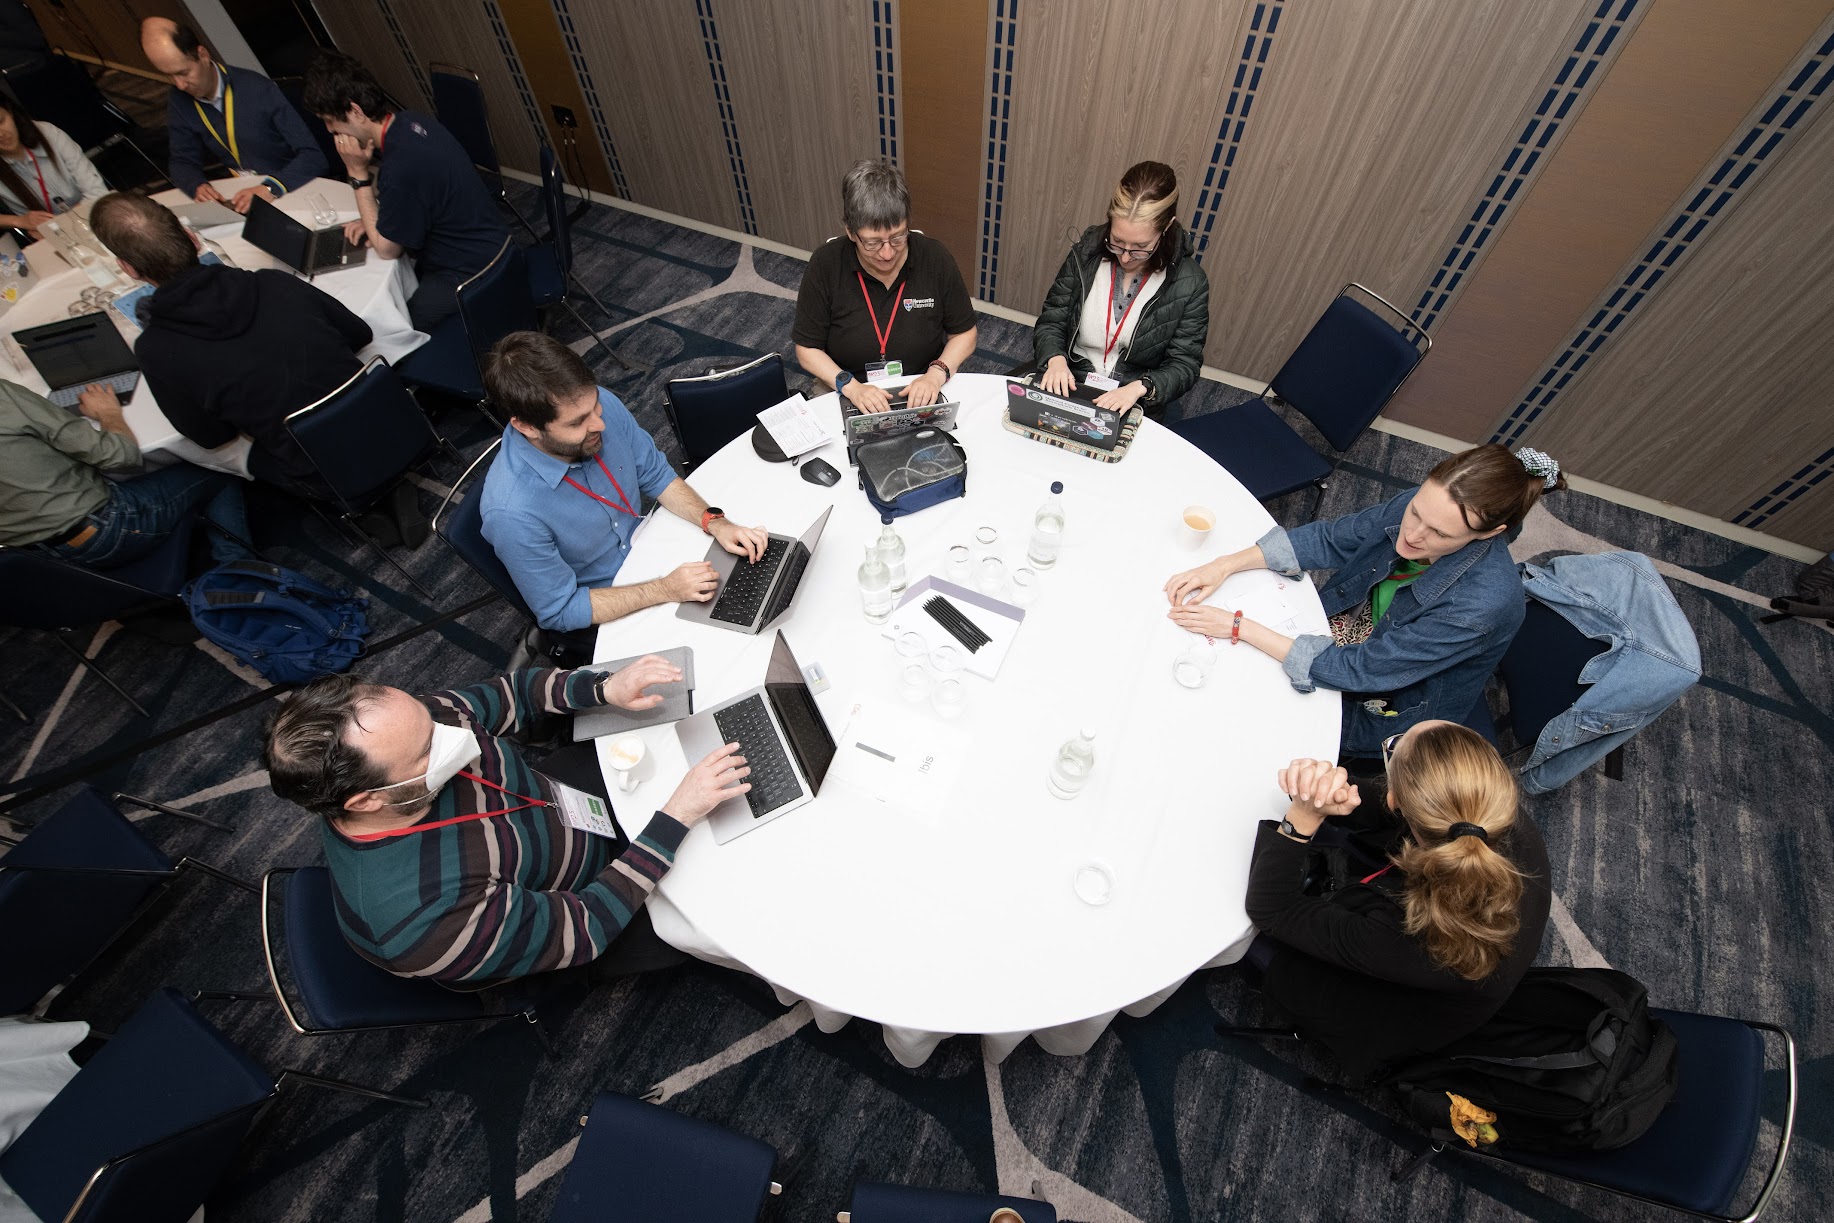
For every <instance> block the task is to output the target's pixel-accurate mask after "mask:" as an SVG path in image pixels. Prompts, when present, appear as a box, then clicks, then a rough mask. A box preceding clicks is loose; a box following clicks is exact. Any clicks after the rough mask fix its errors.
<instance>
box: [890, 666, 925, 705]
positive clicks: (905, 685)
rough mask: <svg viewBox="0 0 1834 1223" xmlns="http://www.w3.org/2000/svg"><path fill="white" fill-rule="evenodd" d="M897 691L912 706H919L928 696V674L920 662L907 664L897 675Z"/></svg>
mask: <svg viewBox="0 0 1834 1223" xmlns="http://www.w3.org/2000/svg"><path fill="white" fill-rule="evenodd" d="M898 691H899V692H900V693H902V694H903V695H904V699H905V700H907V701H909V702H910V703H911V704H913V705H921V704H922V703H923V700H924V698H925V697H927V696H929V695H930V673H929V672H928V671H926V670H924V667H923V664H922V663H920V662H913V663H907V664H905V666H904V669H903V670H902V671H901V672H900V673H899V678H898Z"/></svg>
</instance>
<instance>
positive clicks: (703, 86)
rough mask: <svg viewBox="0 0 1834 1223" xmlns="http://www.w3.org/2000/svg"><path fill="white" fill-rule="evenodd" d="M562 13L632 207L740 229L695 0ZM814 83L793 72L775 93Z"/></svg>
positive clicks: (806, 70)
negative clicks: (569, 17) (572, 29)
mask: <svg viewBox="0 0 1834 1223" xmlns="http://www.w3.org/2000/svg"><path fill="white" fill-rule="evenodd" d="M569 7H570V10H571V11H572V14H573V21H574V25H575V26H576V27H577V28H578V30H579V34H580V41H581V44H582V47H583V51H584V54H585V57H586V62H587V68H588V71H590V73H591V74H592V79H593V81H594V83H595V85H596V87H597V90H598V95H599V98H600V99H601V100H602V101H603V103H604V106H605V112H606V119H607V122H608V123H609V125H610V128H611V131H612V135H613V137H614V138H615V139H616V141H617V149H618V158H619V160H620V162H621V163H622V164H623V167H624V175H625V178H626V179H627V180H628V181H629V183H630V191H631V198H632V199H633V200H635V201H636V202H637V203H639V204H647V205H649V206H650V207H652V208H661V209H663V210H664V211H667V212H674V213H679V214H681V215H682V216H686V217H693V218H694V219H696V220H698V221H705V222H708V223H711V224H714V225H722V226H725V227H726V228H727V229H743V228H744V226H743V225H742V223H741V221H740V217H739V202H738V195H737V192H736V190H735V189H734V186H733V177H732V169H731V166H730V165H729V164H728V160H727V154H726V139H725V136H724V134H723V132H722V131H721V128H720V116H719V111H718V108H717V106H716V104H715V101H714V95H713V78H712V73H711V71H710V70H709V68H708V66H707V51H706V47H705V45H704V42H703V39H702V35H701V27H700V21H699V19H698V18H697V17H696V15H695V11H694V0H619V2H618V3H615V4H605V3H598V2H597V0H575V2H574V3H573V4H571V5H570V6H569ZM733 7H735V6H732V5H722V6H721V7H720V9H719V10H718V15H719V16H720V17H721V18H722V19H724V18H726V17H727V15H728V14H729V12H730V10H731V9H732V8H733ZM823 68H824V70H826V66H825V65H824V66H823ZM813 74H814V72H813V69H812V68H811V67H810V66H809V65H806V64H800V63H799V64H798V65H797V66H796V67H794V68H793V69H792V70H791V71H790V72H789V74H788V75H787V76H786V78H785V79H784V81H783V82H782V87H783V88H784V89H796V88H801V87H802V84H803V82H804V80H805V78H807V77H809V76H811V75H813ZM741 122H744V120H743V117H741Z"/></svg>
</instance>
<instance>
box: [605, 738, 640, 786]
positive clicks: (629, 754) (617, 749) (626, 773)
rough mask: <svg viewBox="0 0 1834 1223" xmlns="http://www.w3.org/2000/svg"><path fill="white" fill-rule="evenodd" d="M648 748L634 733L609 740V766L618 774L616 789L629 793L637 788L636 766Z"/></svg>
mask: <svg viewBox="0 0 1834 1223" xmlns="http://www.w3.org/2000/svg"><path fill="white" fill-rule="evenodd" d="M647 752H648V749H647V748H645V747H644V745H643V740H641V739H639V738H638V737H637V736H635V735H625V736H624V737H623V738H622V739H613V740H612V742H611V768H612V771H613V772H615V773H616V774H617V775H618V789H619V790H620V791H622V792H623V793H625V794H629V793H630V792H631V791H632V790H635V789H636V788H637V766H638V765H640V764H642V763H643V757H644V756H645V755H646V754H647Z"/></svg>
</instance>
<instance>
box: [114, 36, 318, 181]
mask: <svg viewBox="0 0 1834 1223" xmlns="http://www.w3.org/2000/svg"><path fill="white" fill-rule="evenodd" d="M140 48H141V50H142V51H144V52H145V53H146V57H147V61H148V62H149V63H151V64H152V65H153V67H154V68H155V69H156V70H157V71H158V72H159V73H160V74H161V75H163V76H167V77H170V78H171V80H172V85H173V89H172V92H171V94H170V95H169V96H168V97H167V98H166V126H167V128H168V130H169V131H170V133H171V140H172V157H171V162H170V166H169V168H168V170H167V173H168V174H169V175H170V176H171V179H172V183H173V185H174V186H176V187H177V188H178V189H179V190H181V191H183V192H184V193H185V194H186V195H189V196H190V197H191V198H192V199H194V200H197V201H198V202H200V203H202V202H204V201H206V200H216V201H219V202H222V203H225V204H228V205H229V206H230V207H232V208H234V209H235V210H236V211H237V212H247V211H248V205H249V202H250V201H251V200H253V199H254V198H255V197H256V196H257V195H258V196H260V197H261V198H262V199H265V200H273V199H277V198H279V197H280V196H281V195H284V194H285V193H286V192H288V191H295V190H298V189H299V188H300V187H303V186H305V185H306V184H307V183H309V182H311V181H312V180H313V179H315V178H321V177H323V176H324V175H325V174H326V172H327V171H328V170H329V169H330V167H328V166H327V165H326V164H325V155H324V153H323V152H321V151H320V149H319V145H318V141H317V140H316V139H314V138H313V135H312V131H311V129H310V128H308V127H307V126H306V121H305V119H304V118H302V117H301V116H300V113H299V112H298V111H297V110H295V109H294V108H293V104H292V103H291V102H288V101H287V99H286V95H285V94H283V93H281V92H280V87H279V86H278V85H276V84H274V82H272V81H270V80H268V79H267V78H266V77H264V76H262V75H261V74H260V73H259V72H251V71H249V70H248V69H247V68H231V67H227V66H226V65H223V64H219V63H217V62H216V60H215V59H213V58H212V57H211V55H210V48H208V47H206V46H204V45H203V44H202V43H200V42H198V40H197V35H196V34H194V33H192V31H191V30H190V29H189V28H188V27H186V26H182V25H180V24H178V23H177V22H176V21H170V20H168V19H166V18H164V17H148V18H147V19H146V20H145V21H143V22H141V23H140ZM212 161H220V162H222V163H223V164H224V165H226V166H228V167H229V168H230V170H231V172H232V173H234V174H238V175H257V176H259V177H260V178H261V179H262V182H261V183H260V185H258V186H254V187H246V188H244V189H243V190H241V191H238V192H236V194H235V197H234V198H233V199H229V200H225V199H223V197H222V196H221V195H219V194H217V190H216V188H215V187H213V186H211V185H210V182H209V180H208V177H207V176H206V174H205V172H204V166H205V165H206V164H208V163H209V162H212Z"/></svg>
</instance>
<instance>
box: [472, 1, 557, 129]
mask: <svg viewBox="0 0 1834 1223" xmlns="http://www.w3.org/2000/svg"><path fill="white" fill-rule="evenodd" d="M484 16H485V17H486V18H487V19H489V21H490V29H491V32H492V33H493V34H495V35H496V36H497V50H498V51H500V52H501V53H502V55H503V62H504V63H505V64H506V65H508V66H509V75H510V79H511V80H512V81H514V82H515V83H516V93H517V94H518V96H520V97H521V99H522V110H523V113H524V114H526V115H527V116H528V121H529V127H530V129H532V131H533V132H534V136H535V140H536V143H538V144H546V143H547V142H548V129H547V126H546V125H545V124H544V123H542V121H541V106H540V104H539V103H537V102H536V101H535V91H534V90H532V89H530V88H529V78H528V76H527V74H525V73H524V72H523V71H522V56H520V55H519V54H517V53H516V43H515V41H514V40H513V39H512V38H510V36H509V27H508V26H507V25H505V24H504V22H503V10H502V9H500V8H498V7H497V0H484Z"/></svg>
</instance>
